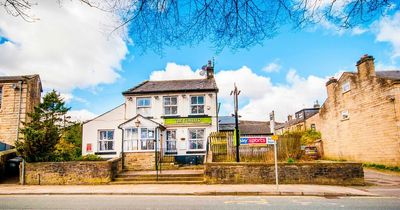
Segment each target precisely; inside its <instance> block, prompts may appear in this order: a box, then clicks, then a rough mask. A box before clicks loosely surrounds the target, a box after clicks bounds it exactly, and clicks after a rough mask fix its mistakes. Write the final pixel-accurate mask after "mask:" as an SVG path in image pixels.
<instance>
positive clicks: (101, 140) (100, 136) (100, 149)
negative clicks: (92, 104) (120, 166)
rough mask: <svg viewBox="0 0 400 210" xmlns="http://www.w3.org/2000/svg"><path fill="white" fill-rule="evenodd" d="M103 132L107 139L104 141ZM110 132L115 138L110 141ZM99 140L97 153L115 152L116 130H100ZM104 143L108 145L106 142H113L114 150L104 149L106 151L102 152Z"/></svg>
mask: <svg viewBox="0 0 400 210" xmlns="http://www.w3.org/2000/svg"><path fill="white" fill-rule="evenodd" d="M102 132H106V139H105V140H104V139H101V138H102V135H101V133H102ZM108 132H112V135H113V138H112V139H108V137H109V136H108ZM97 133H98V138H97V151H98V152H109V151H115V130H114V129H101V130H98V132H97ZM102 142H104V143H106V142H112V149H104V150H102V147H101V143H102ZM106 145H107V144H105V145H104V146H105V147H108V146H106Z"/></svg>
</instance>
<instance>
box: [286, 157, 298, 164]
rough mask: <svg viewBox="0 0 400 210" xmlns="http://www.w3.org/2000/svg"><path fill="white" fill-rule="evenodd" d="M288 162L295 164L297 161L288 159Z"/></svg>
mask: <svg viewBox="0 0 400 210" xmlns="http://www.w3.org/2000/svg"><path fill="white" fill-rule="evenodd" d="M287 162H288V163H295V162H296V161H295V160H294V159H293V158H288V159H287Z"/></svg>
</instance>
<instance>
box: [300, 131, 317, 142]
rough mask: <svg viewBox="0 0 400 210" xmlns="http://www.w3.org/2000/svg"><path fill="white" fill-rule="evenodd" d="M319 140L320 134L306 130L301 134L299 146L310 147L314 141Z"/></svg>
mask: <svg viewBox="0 0 400 210" xmlns="http://www.w3.org/2000/svg"><path fill="white" fill-rule="evenodd" d="M318 139H321V133H320V132H318V131H315V130H307V131H304V132H302V136H301V144H302V145H311V144H313V143H314V141H315V140H318Z"/></svg>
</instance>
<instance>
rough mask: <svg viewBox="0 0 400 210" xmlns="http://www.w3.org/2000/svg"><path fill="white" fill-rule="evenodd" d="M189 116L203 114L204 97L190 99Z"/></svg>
mask: <svg viewBox="0 0 400 210" xmlns="http://www.w3.org/2000/svg"><path fill="white" fill-rule="evenodd" d="M190 110H191V114H204V96H191V97H190Z"/></svg>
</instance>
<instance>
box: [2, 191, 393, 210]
mask: <svg viewBox="0 0 400 210" xmlns="http://www.w3.org/2000/svg"><path fill="white" fill-rule="evenodd" d="M0 209H145V210H158V209H160V210H161V209H162V210H168V209H182V210H189V209H194V210H195V209H218V210H223V209H229V210H234V209H246V210H249V209H263V210H265V209H283V210H285V209H307V210H313V209H318V210H325V209H332V210H334V209H363V210H365V209H400V199H399V198H393V197H344V198H336V197H331V198H325V197H306V196H302V197H288V196H286V197H283V196H281V197H267V196H251V197H247V196H120V195H91V196H90V195H80V196H71V195H65V196H63V195H36V196H31V195H21V196H0Z"/></svg>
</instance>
